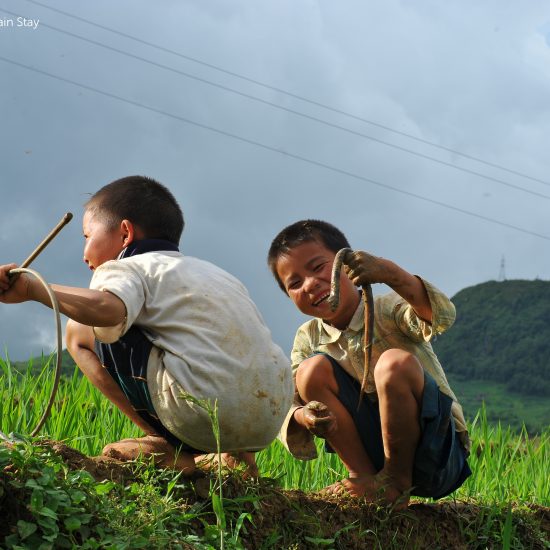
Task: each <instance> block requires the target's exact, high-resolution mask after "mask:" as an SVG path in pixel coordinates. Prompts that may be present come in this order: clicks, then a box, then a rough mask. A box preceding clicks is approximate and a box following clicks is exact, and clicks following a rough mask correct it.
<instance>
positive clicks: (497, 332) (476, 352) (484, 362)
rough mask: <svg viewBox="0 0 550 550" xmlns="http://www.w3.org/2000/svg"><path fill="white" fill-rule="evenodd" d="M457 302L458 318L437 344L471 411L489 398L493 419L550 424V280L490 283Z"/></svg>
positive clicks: (462, 294) (463, 294)
mask: <svg viewBox="0 0 550 550" xmlns="http://www.w3.org/2000/svg"><path fill="white" fill-rule="evenodd" d="M452 301H453V303H454V304H455V306H456V309H457V318H456V322H455V324H454V326H453V327H452V329H451V330H450V331H449V332H447V333H445V334H443V335H441V336H440V337H439V338H437V340H436V341H435V342H434V345H433V346H434V350H435V351H436V353H437V355H438V356H439V358H440V360H441V363H442V364H443V366H444V369H445V372H446V373H447V375H448V378H449V381H450V382H451V385H452V386H453V389H455V390H456V392H457V394H458V397H459V400H460V401H461V402H462V403H463V406H464V408H465V411H466V413H467V414H468V413H470V415H471V414H473V413H474V412H475V411H476V410H477V409H478V408H479V406H480V405H481V403H482V402H485V403H486V405H487V409H488V416H489V418H490V419H491V420H501V421H502V422H503V423H505V424H512V425H516V426H519V425H521V423H522V422H523V421H524V422H525V423H526V424H527V426H528V427H529V428H530V430H531V431H539V430H540V429H541V428H542V427H543V426H544V425H548V424H550V399H549V398H550V281H539V280H536V281H524V280H514V281H502V282H496V281H489V282H487V283H482V284H479V285H476V286H472V287H469V288H465V289H464V290H461V291H460V292H458V293H457V294H456V295H455V296H454V297H453V298H452Z"/></svg>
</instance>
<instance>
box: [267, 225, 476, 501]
mask: <svg viewBox="0 0 550 550" xmlns="http://www.w3.org/2000/svg"><path fill="white" fill-rule="evenodd" d="M348 247H349V243H348V241H347V239H346V237H345V236H344V235H343V234H342V232H341V231H339V230H338V229H337V228H336V227H334V226H332V225H331V224H328V223H326V222H323V221H318V220H303V221H299V222H296V223H294V224H292V225H290V226H288V227H286V228H285V229H283V230H282V231H281V232H280V233H279V234H278V235H277V236H276V237H275V239H274V240H273V242H272V244H271V247H270V250H269V254H268V264H269V267H270V269H271V271H272V273H273V275H274V277H275V279H276V280H277V282H278V284H279V286H280V287H281V289H282V290H283V291H284V292H285V293H286V294H287V295H288V296H289V297H290V299H291V300H292V301H293V302H294V304H295V305H296V307H297V308H298V309H299V310H300V311H301V312H302V313H305V314H306V315H309V316H311V317H314V319H312V320H310V321H308V322H306V323H305V324H303V325H302V326H301V327H300V328H299V329H298V331H297V333H296V337H295V340H294V346H293V349H292V355H291V361H292V368H293V370H294V376H295V403H294V406H293V407H292V408H291V410H290V413H289V415H288V416H287V419H286V420H285V423H284V424H283V429H282V432H281V436H282V440H283V442H284V443H285V445H286V446H287V448H288V449H289V450H290V452H291V453H293V454H294V455H295V456H296V457H298V458H300V459H303V460H308V459H312V458H315V457H316V448H315V445H314V442H313V435H316V436H318V437H322V438H324V439H325V440H326V448H327V450H328V451H329V452H336V453H337V454H338V456H339V457H340V459H341V460H342V462H343V463H344V465H345V467H346V468H347V469H348V471H349V476H348V478H347V479H344V480H343V481H341V482H338V483H336V484H334V485H331V486H330V487H327V488H326V489H325V492H326V493H329V494H331V493H340V492H347V493H349V494H351V495H353V496H364V497H365V498H366V499H367V500H370V501H376V502H379V503H384V504H391V505H392V506H395V507H397V508H404V507H406V506H407V503H408V500H409V496H410V495H411V494H412V495H418V496H424V497H433V498H440V497H443V496H445V495H448V494H449V493H451V492H452V491H454V490H455V489H457V488H458V487H460V485H461V484H462V483H463V482H464V480H465V479H466V478H467V477H468V476H469V475H470V473H471V472H470V469H469V467H468V463H467V461H466V456H467V452H468V448H469V439H468V434H467V431H466V425H465V421H464V416H463V414H462V409H461V407H460V405H459V404H458V402H457V400H456V398H455V396H454V394H453V392H452V391H451V389H450V387H449V384H448V382H447V379H446V377H445V374H444V372H443V369H442V367H441V365H440V363H439V361H438V359H437V357H436V355H435V354H434V352H433V350H432V347H431V344H430V340H431V338H432V337H433V336H435V335H436V334H440V333H442V332H443V331H445V330H446V329H447V328H449V327H450V326H451V325H452V323H453V322H454V319H455V309H454V306H453V304H452V303H451V302H450V301H449V299H448V298H447V297H446V296H445V295H443V294H442V293H441V292H440V291H439V290H437V289H436V288H435V287H434V286H432V285H431V284H430V283H428V282H427V281H425V280H423V279H421V278H419V277H416V276H413V275H411V274H410V273H408V272H406V271H405V270H404V269H402V268H401V267H399V266H398V265H396V264H395V263H393V262H391V261H389V260H386V259H384V258H377V257H374V256H371V255H370V254H367V253H366V252H360V251H357V252H354V253H353V254H352V255H351V258H350V259H348V261H347V265H346V266H345V271H344V270H342V272H341V276H340V283H341V289H340V303H339V306H338V307H337V308H336V310H335V311H332V309H331V306H330V305H329V303H328V302H327V298H328V297H329V294H330V290H331V271H332V266H333V261H334V257H335V255H336V253H337V252H338V251H339V250H340V249H342V248H348ZM346 274H347V275H346ZM371 283H385V284H387V285H388V286H389V287H390V288H391V289H392V290H393V292H391V293H390V294H386V295H384V296H376V297H375V299H374V338H373V344H372V360H371V361H372V362H371V365H372V366H371V369H370V370H371V371H372V372H368V373H366V380H365V382H366V383H365V386H364V393H365V394H366V395H365V396H363V395H362V388H361V384H360V382H359V381H361V380H363V376H364V374H365V373H364V369H365V366H364V356H365V353H364V352H365V345H366V342H365V341H364V323H365V319H364V314H365V312H364V305H363V300H362V299H361V293H360V291H359V290H358V288H356V286H355V285H368V284H371ZM312 401H318V402H321V404H324V405H325V406H326V407H327V409H328V411H325V414H324V415H323V416H321V415H318V414H316V413H315V407H312V408H310V407H307V406H305V405H307V404H308V403H310V402H312Z"/></svg>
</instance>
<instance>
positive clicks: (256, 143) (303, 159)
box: [0, 56, 550, 241]
mask: <svg viewBox="0 0 550 550" xmlns="http://www.w3.org/2000/svg"><path fill="white" fill-rule="evenodd" d="M0 61H4V62H5V63H9V64H11V65H14V66H17V67H21V68H23V69H26V70H28V71H32V72H35V73H38V74H42V75H44V76H47V77H49V78H53V79H55V80H58V81H60V82H64V83H67V84H71V85H73V86H76V87H78V88H81V89H83V90H88V91H90V92H94V93H96V94H99V95H102V96H104V97H108V98H111V99H115V100H117V101H121V102H123V103H127V104H128V105H134V106H135V107H139V108H140V109H144V110H147V111H150V112H152V113H156V114H160V115H163V116H166V117H168V118H171V119H173V120H178V121H180V122H184V123H186V124H190V125H193V126H197V127H198V128H202V129H204V130H208V131H210V132H214V133H216V134H219V135H222V136H226V137H229V138H232V139H235V140H238V141H241V142H243V143H247V144H250V145H254V146H256V147H260V148H262V149H265V150H267V151H273V152H275V153H278V154H280V155H285V156H287V157H289V158H293V159H296V160H299V161H301V162H305V163H307V164H311V165H313V166H318V167H320V168H324V169H326V170H329V171H331V172H335V173H337V174H340V175H344V176H348V177H350V178H354V179H357V180H359V181H364V182H366V183H370V184H372V185H376V186H378V187H382V188H384V189H389V190H391V191H394V192H396V193H400V194H402V195H407V196H409V197H414V198H416V199H419V200H422V201H425V202H429V203H431V204H436V205H438V206H442V207H443V208H447V209H449V210H453V211H455V212H460V213H462V214H465V215H467V216H471V217H473V218H477V219H480V220H484V221H486V222H490V223H493V224H496V225H500V226H502V227H506V228H508V229H513V230H515V231H519V232H521V233H525V234H527V235H532V236H535V237H539V238H541V239H544V240H548V241H550V237H549V236H547V235H542V234H541V233H536V232H535V231H530V230H528V229H524V228H522V227H518V226H516V225H512V224H509V223H506V222H502V221H500V220H496V219H494V218H490V217H488V216H483V215H482V214H476V213H475V212H471V211H469V210H465V209H463V208H459V207H457V206H453V205H451V204H448V203H445V202H441V201H437V200H435V199H430V198H429V197H425V196H423V195H419V194H417V193H413V192H411V191H406V190H404V189H400V188H398V187H394V186H392V185H389V184H387V183H382V182H379V181H376V180H373V179H370V178H367V177H364V176H360V175H358V174H355V173H353V172H348V171H347V170H343V169H341V168H337V167H335V166H331V165H329V164H325V163H323V162H319V161H316V160H314V159H309V158H306V157H303V156H300V155H296V154H294V153H289V152H288V151H285V150H283V149H280V148H277V147H273V146H271V145H266V144H265V143H261V142H259V141H256V140H253V139H249V138H245V137H243V136H239V135H237V134H233V133H231V132H227V131H225V130H221V129H219V128H215V127H214V126H208V125H206V124H202V123H200V122H196V121H194V120H191V119H188V118H185V117H182V116H179V115H175V114H173V113H169V112H167V111H164V110H162V109H157V108H156V107H151V106H150V105H145V104H144V103H140V102H138V101H134V100H131V99H127V98H124V97H122V96H119V95H116V94H113V93H111V92H106V91H104V90H100V89H98V88H94V87H92V86H88V85H86V84H81V83H79V82H75V81H74V80H70V79H68V78H65V77H62V76H59V75H55V74H52V73H49V72H47V71H43V70H42V69H37V68H36V67H30V66H29V65H25V64H23V63H19V62H18V61H14V60H12V59H8V58H6V57H3V56H0Z"/></svg>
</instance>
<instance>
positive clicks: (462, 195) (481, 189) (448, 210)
mask: <svg viewBox="0 0 550 550" xmlns="http://www.w3.org/2000/svg"><path fill="white" fill-rule="evenodd" d="M18 18H24V19H25V21H23V19H18ZM10 22H11V23H10ZM549 97H550V3H549V2H548V1H542V0H540V1H537V0H532V1H530V2H521V3H520V2H503V1H502V0H492V1H487V2H482V3H480V2H476V1H474V0H460V1H458V0H450V1H447V2H440V1H435V0H433V1H425V0H420V1H418V2H405V1H399V0H384V1H382V0H378V1H367V2H365V1H359V0H349V1H346V2H334V1H326V0H317V1H313V0H277V1H274V0H266V1H262V2H251V1H243V0H233V1H231V2H227V1H221V0H178V1H174V0H162V1H159V2H155V3H154V4H153V3H151V2H145V1H143V0H131V1H130V0H117V2H111V1H107V0H95V1H94V2H82V1H81V2H74V0H71V1H69V0H59V1H54V0H43V2H42V1H41V2H37V1H34V0H33V1H30V0H0V106H1V110H0V165H1V166H0V168H1V169H0V189H1V195H0V196H1V199H0V200H1V203H0V204H1V207H2V208H1V212H2V215H1V216H0V262H1V263H10V262H15V263H20V262H22V261H23V260H24V259H25V258H26V257H27V256H28V255H29V253H30V252H31V251H32V250H33V249H34V247H35V246H36V245H37V244H38V243H39V242H40V241H41V240H42V239H43V238H44V236H45V235H46V234H47V233H48V232H49V231H50V229H51V228H52V227H53V226H55V225H56V224H57V222H58V221H59V220H60V219H61V218H62V216H63V215H64V214H65V212H68V211H70V212H73V213H74V216H75V218H74V220H73V222H71V224H69V225H68V226H67V227H66V228H65V229H64V230H63V231H62V232H61V233H60V235H59V236H58V237H57V238H56V239H55V240H54V241H53V242H52V243H51V244H50V246H49V247H48V248H47V249H46V250H45V251H44V252H43V253H42V254H41V255H40V256H39V257H38V258H37V259H36V260H35V262H34V263H33V265H32V266H31V267H33V268H34V269H36V270H37V271H39V272H40V273H41V274H42V275H43V276H44V277H45V278H46V280H47V281H49V282H51V283H60V284H67V285H74V286H88V284H89V280H90V277H91V272H90V271H89V270H88V268H87V267H86V265H85V264H84V263H83V262H82V247H83V242H84V239H83V235H82V226H81V216H82V204H83V203H84V202H85V201H86V200H87V198H88V197H89V196H90V194H91V193H94V192H95V191H97V190H98V189H99V188H100V187H102V186H103V185H105V184H107V183H109V182H110V181H112V180H115V179H117V178H119V177H123V176H127V175H133V174H141V175H147V176H150V177H153V178H155V179H157V180H159V181H160V182H162V183H163V184H165V185H166V186H167V187H168V188H169V189H171V190H172V192H173V193H174V195H175V196H176V198H177V199H178V201H179V203H180V205H181V207H182V209H183V211H184V215H185V219H186V229H185V231H184V234H183V237H182V240H181V243H180V244H181V250H182V252H183V253H184V254H187V255H191V256H196V257H200V258H203V259H205V260H208V261H211V262H213V263H215V264H217V265H218V266H220V267H222V268H223V269H225V270H227V271H229V272H230V273H232V274H233V275H235V276H236V277H237V278H239V279H240V280H241V281H242V282H243V283H244V284H245V285H246V287H247V288H248V290H249V292H250V294H251V296H252V298H253V300H254V301H255V303H256V304H257V306H258V308H259V310H260V312H261V314H262V316H263V317H264V319H265V321H266V323H267V325H268V326H269V327H270V329H271V331H272V334H273V338H274V340H275V341H276V342H277V343H278V344H279V345H280V346H281V347H282V348H283V349H284V350H285V352H287V353H289V352H290V348H291V345H292V339H293V336H294V333H295V330H296V328H297V327H298V326H299V325H300V324H301V323H302V322H304V321H305V320H306V319H305V318H304V317H303V316H302V315H301V314H300V313H299V312H298V311H296V310H295V308H294V306H293V305H292V304H291V302H290V301H289V299H288V298H287V297H286V296H285V295H284V294H283V293H282V292H281V291H280V290H279V288H278V287H277V285H276V284H275V282H274V280H273V278H272V276H271V274H270V272H269V270H268V268H267V265H266V254H267V250H268V247H269V244H270V242H271V240H272V239H273V238H274V236H275V235H276V234H277V233H278V232H279V231H280V230H281V229H282V228H283V227H285V226H286V225H288V224H290V223H293V222H295V221H297V220H300V219H304V218H317V219H323V220H326V221H329V222H331V223H333V224H334V225H336V226H338V227H339V228H340V229H341V230H342V231H343V232H344V233H345V234H346V235H347V237H348V239H349V241H350V242H351V244H352V247H353V248H356V249H362V250H367V251H369V252H370V253H371V254H374V255H377V256H383V257H385V258H389V259H391V260H393V261H394V262H396V263H397V264H399V265H400V266H402V267H403V268H405V269H406V270H408V271H410V272H411V273H414V274H418V275H421V276H423V277H425V278H426V279H427V280H429V281H430V282H432V283H433V284H435V285H436V286H438V287H439V288H440V289H441V290H443V291H444V292H446V293H447V294H448V295H449V296H453V295H454V294H456V293H457V292H458V291H460V290H461V289H463V288H466V287H469V286H472V285H476V284H480V283H483V282H485V281H488V280H495V279H499V278H500V277H501V276H502V271H504V276H505V277H506V278H507V279H535V278H539V279H544V280H549V279H550V262H549V259H548V258H549V252H550V222H549V219H550V216H548V210H549V207H550V155H549V154H548V136H549V135H550V102H549V101H548V98H549ZM503 264H504V265H503ZM502 266H503V267H504V269H502ZM374 290H375V292H376V293H382V292H387V291H389V290H390V289H389V288H388V287H385V286H384V285H376V288H375V289H374ZM458 315H460V312H458ZM0 348H1V349H0V356H1V357H6V355H7V356H9V358H10V359H12V360H22V359H27V358H28V357H30V356H34V357H36V356H39V355H40V354H41V353H42V352H43V353H46V354H47V353H50V352H51V351H52V350H54V349H55V323H54V318H53V315H52V312H51V311H50V310H48V309H47V308H45V307H44V306H40V305H38V304H31V303H25V304H18V305H10V306H7V305H1V304H0Z"/></svg>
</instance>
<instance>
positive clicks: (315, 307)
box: [277, 241, 360, 329]
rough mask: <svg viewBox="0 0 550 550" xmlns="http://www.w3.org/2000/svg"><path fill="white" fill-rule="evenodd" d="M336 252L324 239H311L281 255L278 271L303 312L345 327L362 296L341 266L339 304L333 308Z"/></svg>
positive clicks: (340, 327)
mask: <svg viewBox="0 0 550 550" xmlns="http://www.w3.org/2000/svg"><path fill="white" fill-rule="evenodd" d="M334 256H336V254H335V253H334V252H332V251H331V250H329V249H328V248H326V247H325V246H324V245H323V244H322V243H319V242H318V241H308V242H305V243H303V244H300V245H298V246H295V247H294V248H292V249H291V250H289V251H288V252H286V253H285V254H282V255H281V256H279V258H278V260H277V273H278V275H279V278H280V279H281V281H282V283H283V285H284V287H285V289H286V291H287V294H288V295H289V297H290V299H291V300H292V301H293V302H294V304H296V307H297V308H298V309H299V310H300V311H301V312H302V313H305V314H306V315H311V316H312V317H318V318H321V319H323V320H324V321H326V322H327V323H329V324H331V325H333V326H335V327H336V328H339V329H344V328H346V327H347V326H348V324H349V322H350V320H351V318H352V317H353V314H354V313H355V310H356V309H357V306H358V305H359V300H360V296H359V293H358V292H357V289H356V287H355V286H354V284H353V283H352V282H351V281H350V280H349V278H348V277H347V275H346V274H345V273H344V270H342V272H341V274H340V282H341V286H340V305H339V307H338V309H337V310H336V311H331V308H330V305H329V303H328V302H327V298H328V297H329V294H330V281H331V274H332V264H333V263H334Z"/></svg>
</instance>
